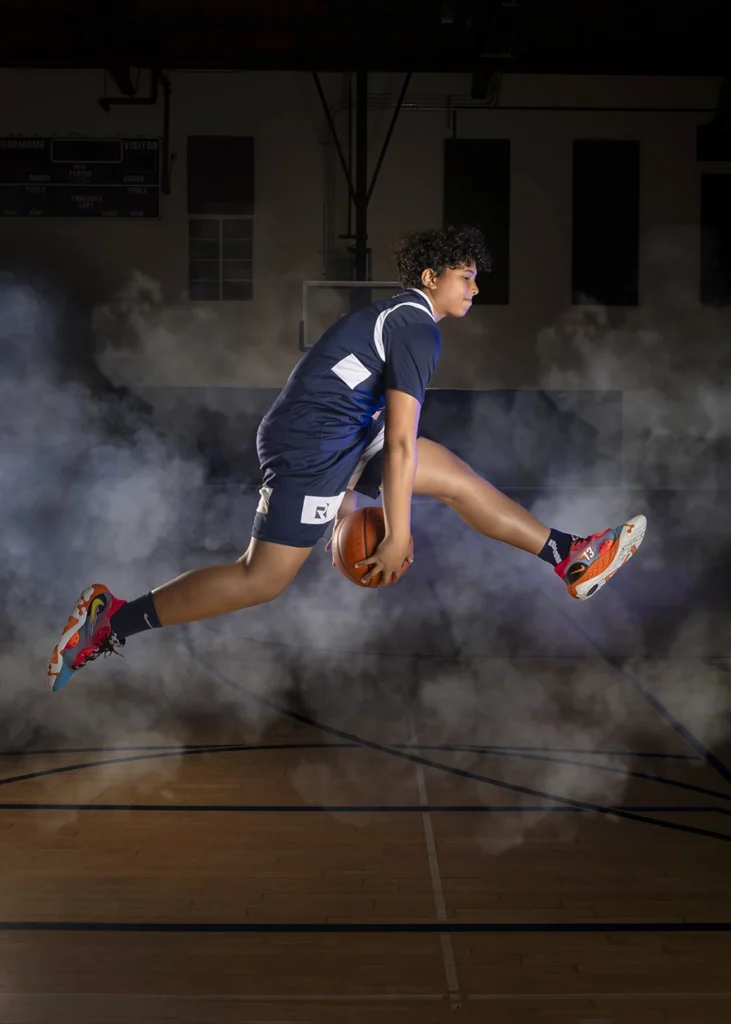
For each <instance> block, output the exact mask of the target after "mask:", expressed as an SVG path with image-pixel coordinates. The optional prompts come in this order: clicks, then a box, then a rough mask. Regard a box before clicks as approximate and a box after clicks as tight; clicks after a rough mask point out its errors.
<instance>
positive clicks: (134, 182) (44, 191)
mask: <svg viewBox="0 0 731 1024" xmlns="http://www.w3.org/2000/svg"><path fill="white" fill-rule="evenodd" d="M160 155H161V146H160V139H155V138H151V139H140V138H116V139H89V138H82V137H80V136H77V137H74V138H67V139H64V138H41V137H36V136H19V135H3V136H0V217H86V218H104V219H114V218H117V219H118V220H119V219H125V220H126V219H130V218H135V219H149V218H159V216H160V186H161V177H162V176H161V159H160Z"/></svg>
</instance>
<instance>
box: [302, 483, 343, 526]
mask: <svg viewBox="0 0 731 1024" xmlns="http://www.w3.org/2000/svg"><path fill="white" fill-rule="evenodd" d="M344 497H345V491H343V492H342V493H341V494H336V495H334V496H333V497H331V498H319V497H316V496H315V495H313V494H308V495H306V496H305V500H304V501H303V502H302V515H301V516H300V522H301V523H307V524H308V525H310V526H319V525H320V524H321V523H329V522H330V520H331V519H334V518H335V516H336V514H337V511H338V509H339V508H340V504H341V502H342V500H343V498H344Z"/></svg>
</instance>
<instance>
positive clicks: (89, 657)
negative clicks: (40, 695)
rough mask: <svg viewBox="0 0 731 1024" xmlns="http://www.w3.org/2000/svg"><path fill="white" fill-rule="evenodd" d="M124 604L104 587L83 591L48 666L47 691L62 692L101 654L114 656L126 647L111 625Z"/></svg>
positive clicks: (99, 586) (93, 587) (96, 586)
mask: <svg viewBox="0 0 731 1024" xmlns="http://www.w3.org/2000/svg"><path fill="white" fill-rule="evenodd" d="M123 604H125V602H124V601H120V599H119V598H117V597H114V595H113V594H111V593H110V592H109V590H108V589H107V588H106V587H105V586H103V585H102V584H101V583H94V584H93V585H92V586H91V587H89V588H88V589H87V590H85V591H84V593H83V594H82V595H81V597H80V598H79V600H78V602H77V604H76V608H75V609H74V611H73V612H72V614H71V615H70V616H69V620H68V622H67V623H66V626H65V627H64V631H63V633H62V634H61V639H60V640H59V641H58V643H57V644H56V647H55V648H54V651H53V654H52V655H51V660H50V661H49V663H48V676H47V682H48V689H49V690H54V691H55V690H60V689H61V687H62V686H65V685H66V683H67V682H68V681H69V679H70V678H71V676H72V675H73V673H74V672H76V670H77V669H80V668H82V667H83V666H84V665H85V664H86V663H87V661H93V660H94V659H95V658H98V657H99V655H100V654H113V653H114V652H115V650H116V648H117V647H122V646H123V645H124V640H119V639H118V638H117V637H116V635H115V634H114V632H113V631H112V627H111V625H110V623H109V620H110V618H111V616H112V615H114V613H115V612H116V611H117V610H118V609H119V608H121V607H122V605H123Z"/></svg>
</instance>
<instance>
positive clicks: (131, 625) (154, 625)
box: [109, 592, 162, 640]
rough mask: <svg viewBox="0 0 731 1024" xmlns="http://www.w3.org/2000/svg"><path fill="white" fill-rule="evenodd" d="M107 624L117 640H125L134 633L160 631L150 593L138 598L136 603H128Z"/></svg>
mask: <svg viewBox="0 0 731 1024" xmlns="http://www.w3.org/2000/svg"><path fill="white" fill-rule="evenodd" d="M109 623H110V625H111V627H112V632H113V633H115V634H116V636H117V639H118V640H126V639H127V637H128V636H134V635H135V633H144V632H145V631H146V630H148V629H160V626H161V625H162V623H161V622H160V620H159V619H158V617H157V612H156V611H155V602H154V600H153V597H152V592H150V593H149V594H145V596H144V597H138V598H137V600H136V601H128V602H127V603H126V604H123V605H122V607H121V608H120V609H119V610H118V611H116V612H115V613H114V615H112V617H111V619H110V620H109Z"/></svg>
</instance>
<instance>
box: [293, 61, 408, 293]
mask: <svg viewBox="0 0 731 1024" xmlns="http://www.w3.org/2000/svg"><path fill="white" fill-rule="evenodd" d="M313 79H314V82H315V86H316V88H317V94H318V96H319V97H320V103H321V104H322V108H323V111H324V113H325V118H326V120H327V123H328V126H329V128H330V132H331V134H332V137H333V142H334V144H335V149H336V151H337V154H338V159H339V160H340V166H341V167H342V169H343V174H344V175H345V180H346V184H347V187H348V194H349V196H350V200H351V202H352V204H353V207H354V209H355V233H354V235H353V243H354V244H353V246H352V248H351V250H350V251H351V252H352V253H353V279H354V280H355V281H367V280H368V278H369V270H370V268H369V260H368V257H369V255H370V250H369V248H368V204H369V202H370V199H371V196H372V195H373V189H374V188H375V185H376V181H377V179H378V175H379V173H380V170H381V167H382V165H383V161H384V159H385V156H386V153H387V151H388V146H389V143H390V142H391V136H392V135H393V131H394V128H395V127H396V122H397V120H398V116H399V113H400V112H401V107H402V105H403V101H404V97H405V95H406V91H407V89H408V87H409V83H410V81H411V72H410V71H409V72H408V73H407V74H406V76H405V78H404V82H403V85H402V87H401V92H400V94H399V97H398V100H397V101H396V106H395V108H394V111H393V116H392V117H391V123H390V124H389V126H388V131H387V132H386V137H385V139H384V140H383V145H382V147H381V151H380V153H379V155H378V160H377V161H376V166H375V169H374V171H373V178H372V180H371V182H370V184H369V183H368V71H367V70H365V69H364V68H360V69H359V70H357V71H356V73H355V82H356V87H355V181H353V178H352V176H351V174H350V171H349V168H348V165H347V163H346V160H345V155H344V153H343V148H342V146H341V144H340V139H339V138H338V133H337V128H336V126H335V121H334V119H333V116H332V113H331V111H330V108H329V106H328V103H327V98H326V96H325V93H324V91H323V88H322V85H321V83H320V79H319V76H318V74H317V72H316V71H315V72H313ZM354 297H355V296H354ZM364 298H365V295H363V294H362V293H360V294H359V295H358V300H357V301H359V302H362V300H363V299H364Z"/></svg>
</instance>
